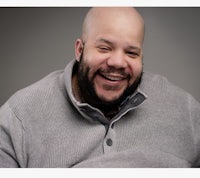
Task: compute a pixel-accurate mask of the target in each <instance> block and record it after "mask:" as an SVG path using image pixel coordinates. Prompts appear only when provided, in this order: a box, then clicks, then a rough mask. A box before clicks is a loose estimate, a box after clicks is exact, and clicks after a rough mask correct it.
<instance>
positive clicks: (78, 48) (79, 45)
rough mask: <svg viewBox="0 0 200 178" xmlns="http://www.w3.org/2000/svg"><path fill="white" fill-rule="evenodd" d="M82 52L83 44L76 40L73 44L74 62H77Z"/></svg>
mask: <svg viewBox="0 0 200 178" xmlns="http://www.w3.org/2000/svg"><path fill="white" fill-rule="evenodd" d="M82 51H83V43H82V40H81V39H77V40H76V42H75V56H76V60H77V61H78V62H79V60H80V56H81V53H82Z"/></svg>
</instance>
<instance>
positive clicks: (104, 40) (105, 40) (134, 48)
mask: <svg viewBox="0 0 200 178" xmlns="http://www.w3.org/2000/svg"><path fill="white" fill-rule="evenodd" d="M99 42H103V43H106V44H108V45H110V46H114V44H113V42H111V41H109V40H107V39H104V38H100V39H97V41H96V42H95V43H99ZM128 48H129V49H133V50H140V51H141V49H140V48H139V47H137V46H134V45H131V46H128Z"/></svg>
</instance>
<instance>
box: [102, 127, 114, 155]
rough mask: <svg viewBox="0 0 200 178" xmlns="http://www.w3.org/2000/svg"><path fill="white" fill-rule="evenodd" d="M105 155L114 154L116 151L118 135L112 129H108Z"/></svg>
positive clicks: (105, 140) (105, 139)
mask: <svg viewBox="0 0 200 178" xmlns="http://www.w3.org/2000/svg"><path fill="white" fill-rule="evenodd" d="M103 146H104V153H109V152H113V151H115V150H116V149H115V148H116V134H115V130H114V129H113V128H111V127H109V128H108V131H107V134H106V136H105V138H104V144H103Z"/></svg>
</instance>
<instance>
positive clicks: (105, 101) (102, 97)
mask: <svg viewBox="0 0 200 178" xmlns="http://www.w3.org/2000/svg"><path fill="white" fill-rule="evenodd" d="M143 40H144V20H143V18H142V17H141V15H140V14H139V13H138V12H137V11H136V10H135V9H134V8H128V7H126V8H119V7H118V8H114V7H110V8H91V9H90V10H89V12H88V14H87V15H86V17H85V20H84V22H83V28H82V35H81V38H79V39H77V40H76V42H75V57H76V59H74V60H72V61H71V62H70V63H69V64H68V65H67V66H66V68H65V70H61V71H56V72H53V73H51V74H49V75H48V76H47V77H45V78H43V79H42V80H40V81H38V82H36V83H35V84H33V85H31V86H29V87H27V88H25V89H22V90H20V91H18V92H17V93H15V94H14V95H13V96H12V97H11V98H10V99H9V100H8V101H7V102H6V103H5V104H4V105H3V106H2V107H1V108H0V167H23V168H25V167H199V165H200V162H199V156H200V124H199V123H200V121H199V119H200V104H199V103H198V102H197V101H196V100H195V99H194V98H193V97H192V96H191V95H190V94H188V93H186V92H185V91H183V90H182V89H180V88H178V87H176V86H174V85H173V84H171V83H169V82H168V81H167V79H166V78H164V77H162V76H158V75H154V74H151V73H148V72H143V66H142V58H143V47H142V46H143Z"/></svg>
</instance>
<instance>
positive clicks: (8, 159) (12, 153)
mask: <svg viewBox="0 0 200 178" xmlns="http://www.w3.org/2000/svg"><path fill="white" fill-rule="evenodd" d="M23 135H24V129H23V126H22V122H21V121H20V120H19V119H18V118H17V117H16V116H15V114H14V113H13V111H12V110H11V108H10V107H9V104H8V103H6V104H4V105H3V106H2V107H1V108H0V167H6V168H9V167H11V168H15V167H25V166H24V165H25V164H24V154H23V152H24V139H23Z"/></svg>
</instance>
